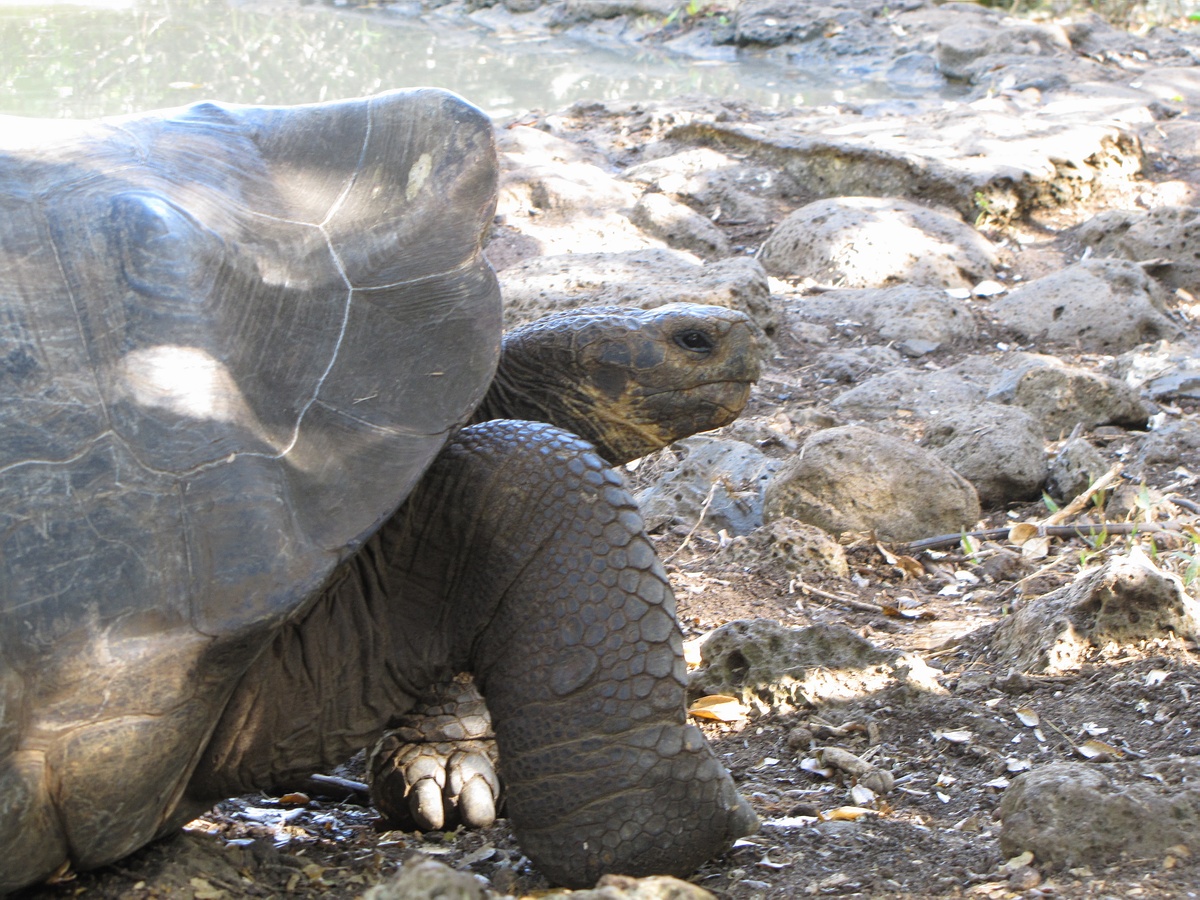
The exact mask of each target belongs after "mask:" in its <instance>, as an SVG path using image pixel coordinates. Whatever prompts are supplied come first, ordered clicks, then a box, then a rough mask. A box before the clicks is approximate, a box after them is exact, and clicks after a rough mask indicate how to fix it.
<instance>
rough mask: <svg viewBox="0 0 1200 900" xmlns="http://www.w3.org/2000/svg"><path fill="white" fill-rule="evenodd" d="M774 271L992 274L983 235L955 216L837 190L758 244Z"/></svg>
mask: <svg viewBox="0 0 1200 900" xmlns="http://www.w3.org/2000/svg"><path fill="white" fill-rule="evenodd" d="M758 258H759V261H760V262H761V263H762V264H763V268H765V269H766V270H767V271H768V272H770V273H771V274H773V275H784V276H788V277H793V278H812V279H814V280H816V281H819V282H824V283H827V284H834V285H838V286H840V287H884V286H887V285H892V284H899V283H909V284H925V285H934V286H937V287H944V288H949V287H971V286H973V285H975V284H977V283H978V282H980V281H983V280H984V279H985V278H990V277H991V276H992V274H993V265H994V264H995V253H994V250H993V249H992V246H991V244H990V243H989V242H988V240H987V239H986V238H985V237H983V235H981V234H979V232H977V231H975V230H974V229H973V228H971V227H969V226H968V225H965V224H964V223H963V222H962V221H961V220H960V219H958V218H956V217H954V216H952V215H947V214H946V213H943V212H938V211H937V210H933V209H929V208H928V207H925V206H919V205H917V204H916V203H912V202H910V201H908V200H900V199H882V198H879V197H837V198H831V199H828V200H818V201H817V202H815V203H810V204H809V205H808V206H804V207H802V208H800V209H798V210H796V211H795V212H794V213H792V214H791V215H790V216H788V217H787V218H786V219H784V220H783V221H782V222H780V223H779V226H778V227H777V228H776V229H775V231H774V232H772V234H771V236H770V237H769V238H767V240H766V242H765V243H764V244H763V246H762V249H761V250H760V251H759V254H758Z"/></svg>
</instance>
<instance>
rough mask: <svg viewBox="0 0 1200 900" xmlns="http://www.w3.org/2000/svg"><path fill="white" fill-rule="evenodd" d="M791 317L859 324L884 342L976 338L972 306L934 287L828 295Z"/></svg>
mask: <svg viewBox="0 0 1200 900" xmlns="http://www.w3.org/2000/svg"><path fill="white" fill-rule="evenodd" d="M790 312H791V313H792V315H793V317H795V318H802V319H814V320H817V321H831V322H835V323H836V322H845V321H853V322H860V323H862V325H864V326H865V327H866V328H869V329H871V330H872V331H875V332H878V334H879V337H880V338H881V339H882V341H884V342H892V341H895V342H897V343H903V342H904V341H929V342H931V343H932V344H933V345H934V346H940V345H942V344H950V343H955V342H958V341H967V340H971V339H972V338H974V337H975V336H976V333H977V328H976V326H975V316H974V314H973V313H972V312H971V307H970V304H968V303H966V302H964V301H962V300H954V299H952V298H950V297H947V296H946V292H945V291H943V290H940V289H938V288H934V287H924V286H917V285H901V286H899V287H892V288H881V289H876V290H871V289H867V290H857V291H829V292H827V293H823V294H818V295H816V296H815V297H805V298H804V299H802V300H799V301H795V302H794V303H792V304H791V306H790Z"/></svg>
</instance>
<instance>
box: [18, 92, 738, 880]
mask: <svg viewBox="0 0 1200 900" xmlns="http://www.w3.org/2000/svg"><path fill="white" fill-rule="evenodd" d="M0 123H2V124H0V134H2V135H3V137H0V259H3V261H4V267H3V269H2V270H0V396H2V397H3V401H4V402H3V407H2V412H0V497H2V498H3V502H2V504H0V560H2V566H3V580H2V581H0V892H3V891H5V890H11V889H15V888H18V887H21V886H23V885H27V884H30V883H33V882H36V881H37V880H39V879H42V878H44V877H45V876H47V875H49V874H51V873H53V872H55V871H56V870H59V869H60V868H62V867H64V866H66V865H70V866H72V867H75V868H78V869H84V868H89V867H94V866H98V865H102V864H104V863H107V862H109V861H112V860H116V859H118V858H120V857H122V856H123V855H125V854H127V853H129V852H130V851H132V850H134V849H136V848H137V847H139V846H141V845H143V844H144V843H146V842H147V841H149V840H151V839H153V838H154V837H155V836H157V835H161V834H163V833H164V832H167V831H169V830H170V829H173V828H175V827H177V826H178V825H179V824H180V823H181V822H184V821H186V820H187V819H188V818H189V817H191V816H193V815H194V814H195V813H196V812H197V811H199V810H202V809H203V808H205V807H207V806H208V805H210V804H211V803H212V802H213V801H215V800H217V799H220V798H223V797H226V796H230V795H231V794H234V793H238V792H242V791H245V790H247V789H251V788H255V787H258V786H262V785H270V784H276V783H281V782H286V781H287V780H288V779H289V778H296V777H299V776H301V775H304V774H307V773H310V772H313V771H315V770H319V769H320V768H321V767H323V766H325V765H328V764H330V763H332V762H336V761H338V760H340V759H342V758H344V757H345V756H346V755H348V754H350V753H352V752H353V751H354V750H356V749H357V748H359V747H362V746H364V745H365V744H367V743H369V742H370V740H371V739H372V738H373V737H374V736H376V735H377V734H378V732H379V730H380V729H381V728H383V727H386V726H388V725H389V724H391V723H393V722H394V721H395V719H396V717H397V716H399V715H401V714H403V713H405V712H406V711H407V710H410V709H411V708H412V707H413V706H414V704H415V703H416V702H417V701H418V699H419V698H421V697H422V696H424V695H425V694H426V693H427V691H428V690H429V689H430V688H431V687H432V686H435V685H437V684H441V683H444V682H446V681H449V680H450V679H451V678H452V677H453V676H454V675H455V674H456V673H458V672H460V671H467V672H471V673H473V674H474V677H475V679H476V681H477V682H478V684H479V686H480V688H481V689H482V691H483V693H484V695H485V696H486V700H487V704H488V707H489V708H490V710H491V712H492V715H493V718H494V722H495V731H496V736H497V741H498V745H499V750H500V756H501V765H502V775H503V776H504V778H505V781H506V784H507V789H508V801H507V802H508V812H509V815H510V817H511V820H512V822H513V825H514V828H515V830H516V832H517V835H518V838H519V840H520V841H521V844H522V847H523V848H524V850H525V851H526V852H527V853H528V855H529V856H530V858H531V859H532V860H533V861H534V862H535V864H536V865H538V866H539V867H540V868H541V869H542V870H543V872H544V873H545V874H546V875H547V876H548V877H549V878H551V879H552V880H555V881H558V882H562V883H565V884H568V885H578V884H583V883H586V882H589V881H591V880H592V879H594V878H595V877H596V876H597V875H598V874H600V873H602V872H606V871H619V872H626V873H630V874H642V873H649V872H675V873H679V872H684V871H687V870H689V869H691V868H692V867H694V866H695V865H697V864H698V863H699V862H701V861H702V860H704V859H705V858H707V857H709V856H711V855H713V854H715V853H718V852H720V851H721V850H722V849H723V848H724V847H726V846H727V845H728V844H729V842H730V841H731V840H732V839H734V838H736V837H737V836H739V835H741V834H743V833H745V832H747V831H748V830H750V829H752V827H753V825H754V817H753V813H751V812H750V811H749V808H748V806H747V805H746V804H745V802H744V801H743V800H742V799H741V798H739V797H738V795H737V793H736V792H735V790H734V788H733V785H732V782H731V780H730V779H729V776H728V773H727V772H726V771H725V770H724V769H723V768H722V766H721V765H720V764H719V762H718V761H717V760H716V759H715V758H714V756H713V754H712V752H711V751H710V749H709V747H708V746H707V744H706V743H705V741H704V740H703V738H702V736H701V735H700V734H699V732H698V731H696V730H695V729H694V728H693V727H692V726H690V725H688V724H686V719H685V716H684V711H683V680H682V668H683V664H682V661H681V654H680V639H679V635H678V629H677V626H676V623H675V621H674V615H673V599H672V597H671V593H670V590H669V587H668V585H667V583H666V580H665V578H664V574H663V571H662V568H661V566H660V565H659V563H658V561H657V560H656V559H655V556H654V553H653V550H652V548H651V545H650V543H649V542H648V540H647V539H646V537H645V535H644V534H643V533H642V528H641V523H640V518H639V516H638V514H637V510H636V508H635V506H634V505H633V503H632V501H631V499H630V497H629V495H628V494H627V493H626V491H625V490H624V489H623V487H622V482H621V479H620V477H619V476H618V475H617V474H616V473H614V472H613V471H612V469H611V468H609V467H608V466H607V465H606V464H605V463H604V462H603V461H602V460H601V459H600V457H599V456H598V455H597V454H596V453H595V452H594V450H593V448H592V446H591V445H590V444H588V443H586V442H585V441H583V440H581V439H580V438H579V437H577V436H575V435H573V434H570V433H568V432H566V431H564V430H562V429H559V428H556V427H553V426H551V425H546V424H541V423H536V422H530V421H521V420H512V419H500V420H492V421H483V422H480V423H479V424H473V425H469V426H468V427H466V428H463V427H462V426H463V423H465V422H467V421H468V420H469V419H470V418H471V417H472V414H473V411H474V410H475V409H476V407H477V406H478V405H479V404H480V403H481V401H482V400H483V398H484V396H485V393H486V392H487V390H488V387H489V385H490V384H491V382H492V377H493V372H494V370H495V368H496V366H497V360H498V356H499V351H500V321H501V319H500V298H499V291H498V289H497V283H496V279H495V276H494V274H493V273H492V271H491V269H490V268H489V266H488V265H487V263H486V261H485V260H484V259H483V257H482V255H481V251H480V248H481V244H482V240H483V235H484V233H485V230H486V227H487V226H488V224H489V222H490V220H491V217H492V215H493V211H494V205H495V195H496V161H495V151H494V147H493V139H492V128H491V125H490V123H489V122H488V120H487V119H486V118H485V117H484V116H483V115H482V114H481V113H480V112H479V111H478V110H476V109H474V108H473V107H471V106H470V105H468V104H466V103H465V102H463V101H462V100H460V99H459V98H457V97H454V96H453V95H450V94H446V93H443V92H439V91H431V90H420V91H411V92H395V93H389V94H384V95H380V96H377V97H373V98H369V99H365V100H359V101H347V102H337V103H330V104H322V105H314V106H304V107H295V108H272V107H238V106H222V105H216V104H209V103H206V104H198V105H194V106H191V107H188V108H185V109H180V110H174V111H167V112H162V113H151V114H146V115H136V116H129V117H122V118H114V119H107V120H100V121H95V122H75V121H42V122H39V121H33V120H17V119H7V118H6V119H0ZM722 321H724V325H723V326H722V327H723V328H726V330H728V328H729V327H730V323H731V322H732V321H733V320H732V319H726V320H722ZM739 327H740V326H739ZM699 330H700V331H702V330H703V329H699ZM693 331H696V330H695V329H692V330H689V331H688V332H687V333H685V334H682V335H677V344H678V345H679V347H680V348H681V349H682V350H683V351H684V353H685V355H686V353H688V352H690V353H692V354H693V355H695V356H696V357H697V358H703V357H704V356H705V355H706V354H709V355H711V354H712V353H713V351H714V349H719V348H717V346H716V344H714V343H713V341H719V340H720V336H719V335H718V336H717V337H715V338H714V337H711V336H710V337H709V338H697V337H696V335H695V334H694V333H693ZM689 345H691V346H689ZM605 352H612V353H615V357H613V358H616V359H620V358H621V354H622V353H623V352H625V351H622V350H620V348H616V349H613V348H609V350H608V351H605ZM628 362H629V360H627V359H626V360H625V364H626V368H628ZM539 366H540V364H539ZM539 366H535V367H534V368H535V369H537V368H539ZM620 368H621V367H620V366H617V367H615V368H613V369H612V370H610V371H608V373H607V374H606V375H605V376H603V377H602V378H600V380H599V381H598V382H597V384H598V387H594V388H592V389H590V390H592V401H593V403H594V402H595V401H597V399H598V398H601V397H602V396H603V395H606V394H610V395H612V396H616V394H617V393H619V391H618V388H619V387H620V385H619V384H618V382H621V381H622V379H623V376H622V375H621V374H620V373H619V370H620ZM743 379H744V373H743ZM711 381H712V382H713V383H711V384H701V385H699V386H696V387H695V389H694V390H693V391H692V392H691V393H692V395H693V397H694V398H699V404H700V406H701V407H707V408H709V409H710V410H716V409H718V408H720V407H722V405H724V406H726V407H729V406H736V405H737V404H736V402H731V401H727V400H724V399H721V398H722V397H725V396H727V395H726V393H724V392H725V391H726V388H725V386H723V385H722V384H720V383H719V382H720V381H721V378H712V379H711ZM519 382H520V379H515V380H513V381H512V382H510V383H507V384H505V385H500V387H501V390H500V391H499V393H500V394H501V395H504V394H507V395H509V399H508V400H505V399H503V396H500V397H497V396H494V397H493V398H492V400H490V401H489V405H488V406H487V407H486V408H485V411H484V413H482V414H481V415H480V416H479V418H482V419H487V418H488V417H490V416H493V415H504V414H510V415H511V414H515V415H522V416H527V415H530V414H533V415H537V413H536V412H533V413H530V412H526V411H522V410H521V408H520V406H519V404H518V399H519V398H517V397H515V396H514V388H513V385H514V384H519ZM497 384H498V385H499V382H497ZM610 389H611V390H610ZM738 390H741V391H742V397H743V399H744V386H742V387H740V388H738V389H737V390H734V391H733V395H736V394H737V393H738ZM597 392H598V393H597ZM517 393H519V391H518V392H517ZM621 402H624V401H621ZM590 408H593V407H591V406H588V405H587V404H584V405H583V406H581V407H580V408H579V409H580V411H582V412H583V413H584V418H585V419H586V418H589V414H588V409H590ZM700 418H703V417H700ZM694 424H697V425H698V424H702V423H701V422H700V421H699V419H698V420H697V422H696V423H694ZM644 430H645V431H647V432H650V431H653V430H654V429H644ZM589 437H593V438H597V437H598V435H596V434H593V435H589ZM617 452H618V453H620V452H624V451H617Z"/></svg>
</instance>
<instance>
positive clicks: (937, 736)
mask: <svg viewBox="0 0 1200 900" xmlns="http://www.w3.org/2000/svg"><path fill="white" fill-rule="evenodd" d="M932 734H933V739H934V740H935V741H936V740H943V741H949V742H950V743H951V744H967V743H970V741H971V739H972V738H973V737H975V735H974V734H972V733H971V732H969V731H966V730H965V729H963V730H960V731H934V732H932Z"/></svg>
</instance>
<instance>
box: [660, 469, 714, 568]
mask: <svg viewBox="0 0 1200 900" xmlns="http://www.w3.org/2000/svg"><path fill="white" fill-rule="evenodd" d="M716 493H717V482H715V481H714V482H713V483H712V487H710V488H709V489H708V496H707V497H705V498H704V505H703V506H701V507H700V515H699V516H697V517H696V524H695V525H693V526H692V530H691V531H689V532H688V533H687V537H685V538H684V539H683V543H682V544H680V545H679V546H678V547H676V548H675V552H674V553H672V554H671V555H670V556H668V557H667V558H666V559H664V560H663V564H664V565H665V564H666V563H669V562H670V561H671V560H673V559H674V558H675V557H677V556H678V555H679V554H680V553H682V552H683V548H684V547H686V546H687V545H688V544H689V543H691V540H692V535H693V534H695V533H696V529H697V528H699V527H700V523H701V522H703V521H704V514H705V513H706V512H708V506H709V504H710V503H712V501H713V495H714V494H716Z"/></svg>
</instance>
